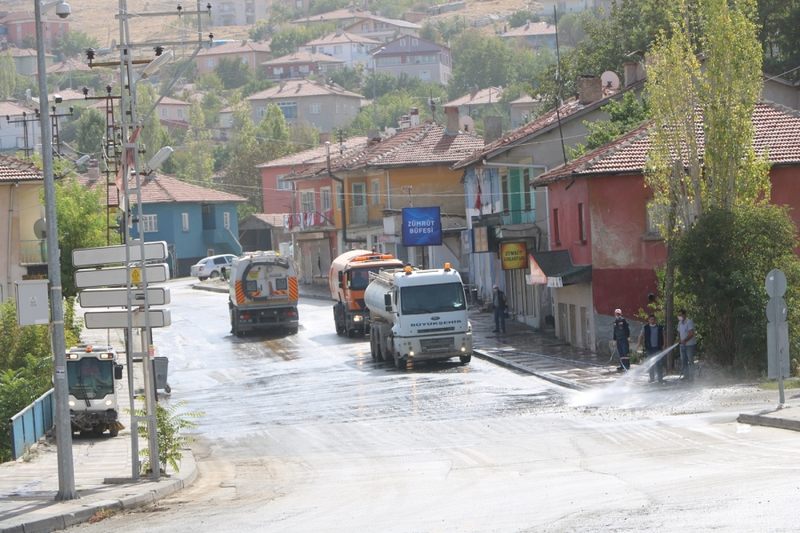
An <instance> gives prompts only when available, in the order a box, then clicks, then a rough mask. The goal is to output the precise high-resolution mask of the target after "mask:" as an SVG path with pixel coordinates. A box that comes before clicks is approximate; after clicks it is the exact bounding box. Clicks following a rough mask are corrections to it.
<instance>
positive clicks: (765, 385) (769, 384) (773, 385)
mask: <svg viewBox="0 0 800 533" xmlns="http://www.w3.org/2000/svg"><path fill="white" fill-rule="evenodd" d="M759 387H760V388H762V389H765V390H778V381H777V380H770V381H764V382H762V383H761V384H759ZM783 388H784V389H800V378H786V379H784V380H783Z"/></svg>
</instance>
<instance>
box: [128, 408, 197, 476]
mask: <svg viewBox="0 0 800 533" xmlns="http://www.w3.org/2000/svg"><path fill="white" fill-rule="evenodd" d="M140 400H144V399H143V398H140ZM182 406H183V403H182V402H181V403H177V404H175V405H168V406H164V404H162V403H157V404H156V431H157V432H158V436H157V440H158V463H159V466H160V471H161V473H166V470H167V466H170V467H172V469H173V470H175V471H178V470H179V469H180V462H181V459H182V458H183V448H184V447H185V446H186V445H187V444H188V443H189V442H190V439H189V437H187V436H185V435H183V433H182V432H183V430H185V429H192V428H194V427H197V424H195V423H194V421H192V420H190V419H191V418H199V417H200V416H202V413H199V412H197V411H191V412H183V413H182V412H180V411H179V409H180V408H181V407H182ZM146 415H147V413H146V411H145V410H143V409H142V410H137V413H136V416H138V417H142V418H144V417H145V416H146ZM139 436H140V437H141V438H142V439H143V441H144V442H142V443H141V444H140V448H142V449H141V450H139V456H140V457H142V458H146V460H145V461H144V462H143V463H142V473H143V474H145V473H148V472H150V471H151V467H150V458H149V455H150V450H149V447H148V444H147V439H148V436H147V424H142V425H140V426H139Z"/></svg>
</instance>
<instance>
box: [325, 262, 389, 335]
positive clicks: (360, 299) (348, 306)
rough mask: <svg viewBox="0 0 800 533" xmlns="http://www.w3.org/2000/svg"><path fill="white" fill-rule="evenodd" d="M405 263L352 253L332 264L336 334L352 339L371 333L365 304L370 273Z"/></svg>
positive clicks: (330, 283)
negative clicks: (365, 293) (365, 291)
mask: <svg viewBox="0 0 800 533" xmlns="http://www.w3.org/2000/svg"><path fill="white" fill-rule="evenodd" d="M402 266H403V262H402V261H400V260H399V259H397V258H395V257H394V256H393V255H390V254H381V253H377V252H370V251H369V250H351V251H349V252H345V253H343V254H342V255H340V256H339V257H337V258H336V259H334V260H333V262H332V263H331V270H330V273H329V274H328V285H329V286H330V290H331V298H333V299H334V300H335V301H336V304H335V305H334V306H333V321H334V323H335V324H336V334H337V335H345V334H347V336H348V337H353V336H355V335H364V334H365V333H366V332H367V331H368V330H369V311H368V310H367V307H366V305H365V304H364V290H366V288H367V285H369V273H370V272H379V271H380V270H381V269H384V268H401V267H402Z"/></svg>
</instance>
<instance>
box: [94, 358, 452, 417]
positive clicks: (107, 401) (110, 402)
mask: <svg viewBox="0 0 800 533" xmlns="http://www.w3.org/2000/svg"><path fill="white" fill-rule="evenodd" d="M461 349H462V350H463V349H464V348H461ZM113 403H114V402H112V401H111V400H106V405H108V406H111V404H113Z"/></svg>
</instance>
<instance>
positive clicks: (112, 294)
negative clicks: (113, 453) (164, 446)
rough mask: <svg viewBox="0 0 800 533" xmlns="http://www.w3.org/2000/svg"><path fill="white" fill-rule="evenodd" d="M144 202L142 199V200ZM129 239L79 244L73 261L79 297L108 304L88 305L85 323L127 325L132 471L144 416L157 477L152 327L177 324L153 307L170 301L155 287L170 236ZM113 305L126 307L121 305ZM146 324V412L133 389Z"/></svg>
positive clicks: (165, 274)
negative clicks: (166, 238)
mask: <svg viewBox="0 0 800 533" xmlns="http://www.w3.org/2000/svg"><path fill="white" fill-rule="evenodd" d="M137 203H138V202H137ZM126 242H127V243H128V244H126V245H121V246H103V247H99V248H82V249H77V250H73V252H72V261H73V264H74V265H75V266H76V267H78V268H79V270H77V271H76V272H75V285H76V286H77V287H78V288H79V289H83V290H81V291H80V293H79V294H78V301H79V302H80V305H81V307H84V308H92V309H98V308H104V309H103V310H96V311H86V312H85V313H84V315H83V319H84V324H85V326H86V328H88V329H117V328H119V329H125V345H126V350H125V351H126V359H127V368H128V388H129V401H130V405H131V408H130V411H131V458H132V471H131V472H132V473H131V477H132V478H133V479H134V480H136V479H138V478H139V465H140V462H139V444H138V433H139V423H140V420H144V421H146V423H147V432H148V437H149V439H148V440H149V446H148V448H149V450H148V454H149V457H150V464H151V465H153V468H152V471H151V477H152V479H154V480H157V479H158V477H159V468H158V462H159V461H158V436H157V434H156V432H157V425H156V418H155V387H154V383H151V381H152V380H151V377H152V375H153V369H152V367H151V357H150V355H149V354H150V350H151V347H152V334H151V331H150V330H151V328H160V327H167V326H169V325H170V324H171V317H170V313H169V310H168V309H153V308H151V306H154V305H167V304H168V303H169V302H170V294H169V289H167V288H165V287H150V286H148V284H149V283H158V282H163V281H167V280H168V279H169V267H168V265H167V264H166V263H164V262H163V261H166V259H167V256H168V250H167V243H166V242H164V241H158V242H144V241H142V240H134V239H130V238H128V239H126ZM113 308H122V309H120V310H115V309H113ZM134 329H139V330H140V333H141V335H140V338H141V346H140V347H139V350H138V351H137V352H136V354H138V355H140V356H141V360H142V365H143V374H144V389H145V411H146V413H147V415H146V416H145V417H141V416H137V415H136V412H137V411H136V405H135V403H136V400H135V397H134V395H133V389H134V387H133V362H134V359H135V357H134V355H135V354H134V349H133V339H134V334H133V330H134Z"/></svg>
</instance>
